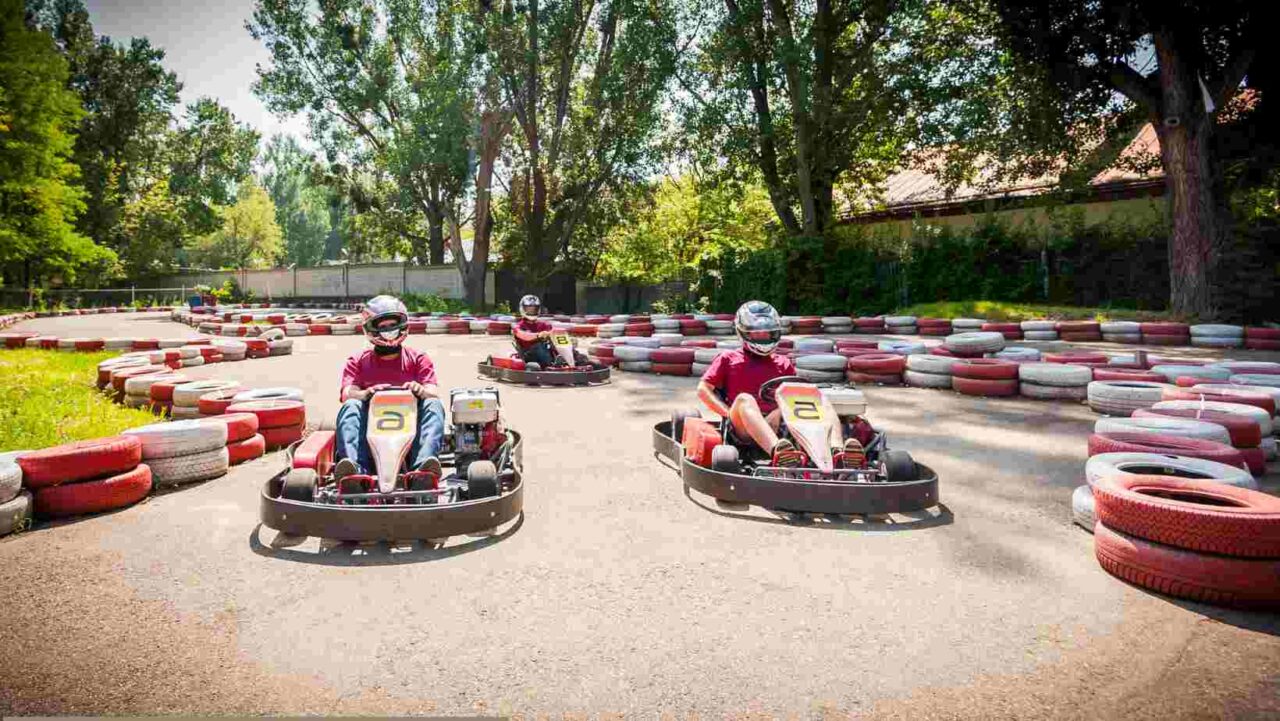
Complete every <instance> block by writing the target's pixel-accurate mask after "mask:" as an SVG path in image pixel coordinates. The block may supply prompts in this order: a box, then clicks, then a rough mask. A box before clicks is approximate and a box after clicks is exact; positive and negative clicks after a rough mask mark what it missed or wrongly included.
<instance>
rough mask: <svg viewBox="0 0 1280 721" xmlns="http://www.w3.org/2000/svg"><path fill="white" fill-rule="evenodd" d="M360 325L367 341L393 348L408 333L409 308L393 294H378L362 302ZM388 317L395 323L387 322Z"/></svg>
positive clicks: (402, 341)
mask: <svg viewBox="0 0 1280 721" xmlns="http://www.w3.org/2000/svg"><path fill="white" fill-rule="evenodd" d="M361 317H362V319H363V320H362V321H361V323H360V325H361V327H362V328H364V334H365V335H366V336H367V337H368V338H369V342H370V343H373V344H374V345H375V346H380V347H383V348H395V347H398V346H399V345H400V344H401V343H404V339H405V337H406V336H408V335H409V309H408V308H406V307H405V306H404V303H401V302H400V299H399V298H397V297H395V296H393V295H380V296H378V297H376V298H371V299H370V300H369V302H368V303H365V304H364V310H363V311H362V312H361ZM389 319H393V320H395V323H387V322H386V321H387V320H389Z"/></svg>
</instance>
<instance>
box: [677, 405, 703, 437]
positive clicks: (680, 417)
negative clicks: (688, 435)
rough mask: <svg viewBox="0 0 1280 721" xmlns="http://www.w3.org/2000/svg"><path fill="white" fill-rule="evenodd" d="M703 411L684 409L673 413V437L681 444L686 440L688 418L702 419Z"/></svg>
mask: <svg viewBox="0 0 1280 721" xmlns="http://www.w3.org/2000/svg"><path fill="white" fill-rule="evenodd" d="M701 417H702V413H701V411H699V410H697V409H696V408H684V409H679V410H674V411H671V437H672V438H673V439H674V440H675V441H676V442H677V443H679V442H680V440H681V439H682V438H684V421H685V419H686V418H701Z"/></svg>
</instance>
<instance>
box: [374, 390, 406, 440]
mask: <svg viewBox="0 0 1280 721" xmlns="http://www.w3.org/2000/svg"><path fill="white" fill-rule="evenodd" d="M417 410H418V409H417V408H416V407H415V406H414V404H413V403H412V402H405V401H402V400H400V399H386V400H383V399H382V398H375V400H374V402H373V403H372V404H371V407H370V408H369V431H368V433H369V435H371V436H374V435H387V436H392V435H400V434H403V433H405V432H408V431H409V430H410V429H411V428H412V426H413V425H414V424H415V423H416V418H415V416H416V415H417Z"/></svg>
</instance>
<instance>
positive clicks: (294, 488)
mask: <svg viewBox="0 0 1280 721" xmlns="http://www.w3.org/2000/svg"><path fill="white" fill-rule="evenodd" d="M315 496H316V472H315V471H314V470H312V469H310V468H294V469H293V470H291V471H289V475H287V476H285V478H284V485H283V486H281V487H280V497H281V498H285V499H288V500H290V501H302V502H303V503H311V502H312V501H314V500H315Z"/></svg>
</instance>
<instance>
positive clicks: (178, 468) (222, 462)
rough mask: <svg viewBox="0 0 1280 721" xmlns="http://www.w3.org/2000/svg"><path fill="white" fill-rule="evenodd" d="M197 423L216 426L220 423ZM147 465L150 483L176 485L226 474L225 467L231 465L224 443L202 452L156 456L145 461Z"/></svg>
mask: <svg viewBox="0 0 1280 721" xmlns="http://www.w3.org/2000/svg"><path fill="white" fill-rule="evenodd" d="M197 425H207V426H208V427H210V428H216V427H218V426H221V425H222V424H221V423H209V424H197ZM222 432H223V434H224V435H225V434H226V427H225V426H223V429H222ZM147 465H148V466H150V468H151V481H152V483H155V484H156V485H157V486H177V485H181V484H183V483H195V482H196V481H207V480H209V479H211V478H217V477H219V476H224V475H226V473H227V469H228V468H229V467H230V466H231V458H230V455H229V454H228V453H227V449H226V446H225V445H224V446H223V447H222V448H215V449H213V450H209V451H204V452H203V453H192V454H189V455H185V456H173V457H171V458H157V459H156V460H153V461H147Z"/></svg>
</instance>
